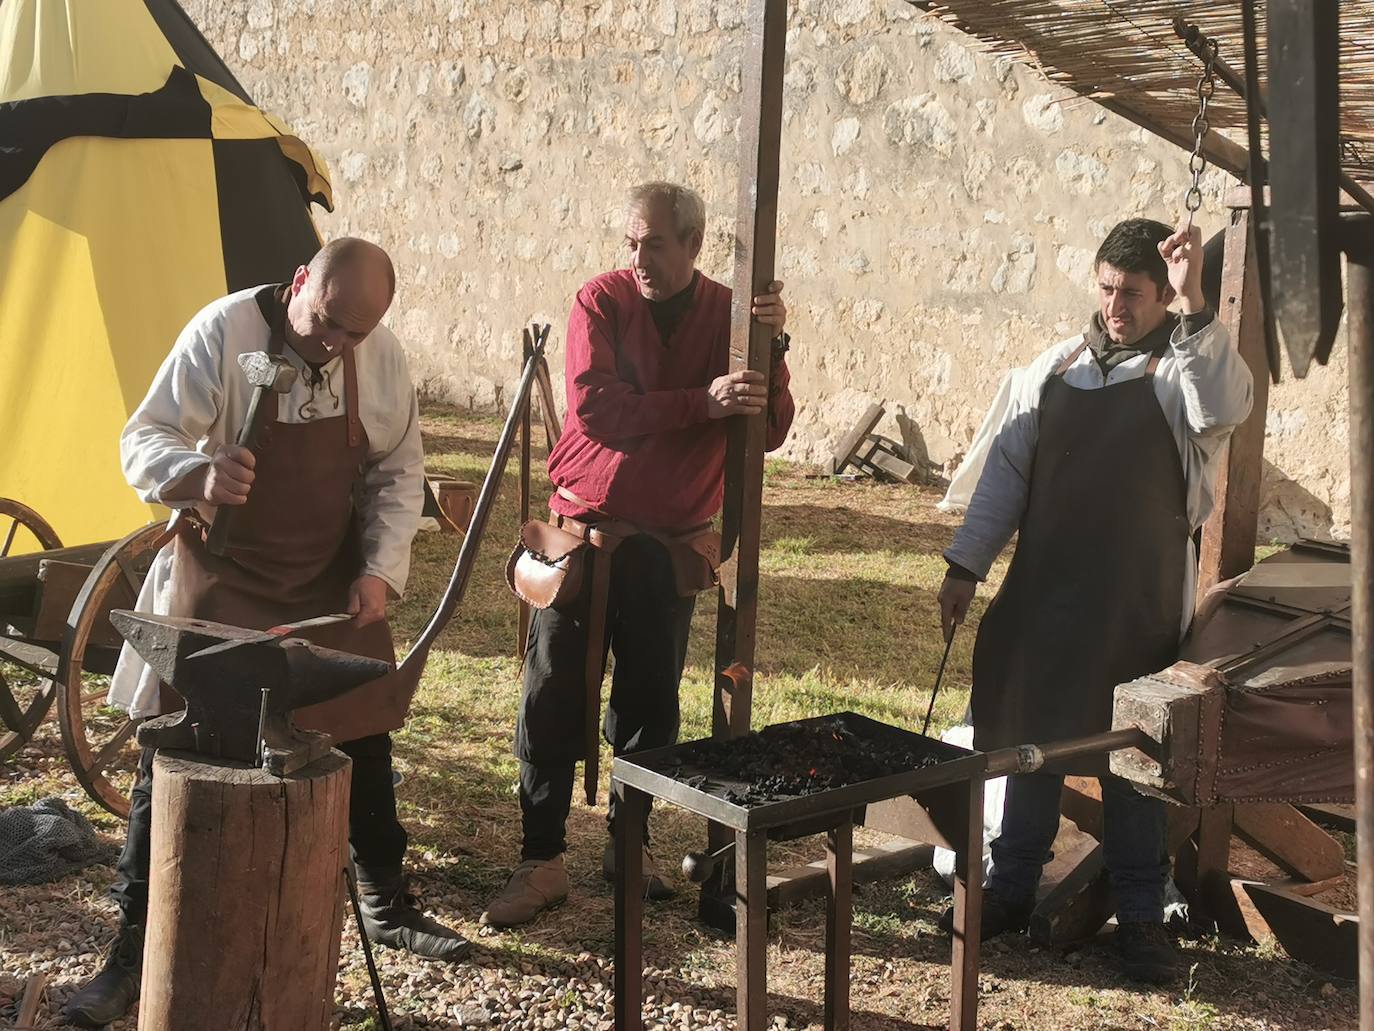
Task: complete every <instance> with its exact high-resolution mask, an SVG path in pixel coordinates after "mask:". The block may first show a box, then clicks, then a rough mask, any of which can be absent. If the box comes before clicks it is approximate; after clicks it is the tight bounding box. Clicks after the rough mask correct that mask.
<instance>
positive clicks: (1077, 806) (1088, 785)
mask: <svg viewBox="0 0 1374 1031" xmlns="http://www.w3.org/2000/svg"><path fill="white" fill-rule="evenodd" d="M1059 811H1060V812H1061V813H1063V814H1064V815H1065V816H1067V817H1068V818H1069V819H1070V820H1072V821H1073V822H1074V823H1076V824H1077V825H1078V829H1079V830H1081V831H1082V832H1083V833H1084V834H1091V835H1092V836H1093V837H1094V838H1096V839H1097V840H1098V841H1101V840H1102V787H1101V785H1099V784H1098V783H1097V778H1096V777H1065V778H1064V793H1063V794H1062V795H1061V796H1060V799H1059Z"/></svg>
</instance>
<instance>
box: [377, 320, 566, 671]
mask: <svg viewBox="0 0 1374 1031" xmlns="http://www.w3.org/2000/svg"><path fill="white" fill-rule="evenodd" d="M548 339H549V327H548V326H544V327H543V329H542V330H541V332H540V334H539V338H538V339H537V340H535V342H534V352H533V357H531V358H530V360H529V361H527V362H526V363H525V371H524V373H523V374H522V375H521V377H520V384H519V386H518V387H516V391H515V400H514V401H513V402H512V403H511V406H510V411H508V412H507V413H506V422H505V425H504V426H502V427H501V436H500V438H499V439H498V440H497V442H496V453H495V454H494V455H492V459H491V467H490V468H488V469H487V477H486V479H485V480H483V481H482V489H481V490H480V491H479V492H478V494H477V503H476V505H474V506H473V510H472V522H471V523H469V525H468V532H467V533H465V534H464V535H463V543H462V546H461V547H460V548H459V549H458V561H457V563H456V564H455V565H454V567H453V575H452V576H451V577H450V579H449V582H448V587H447V588H446V589H445V590H444V596H443V597H442V598H441V599H440V600H439V605H438V607H437V608H436V609H435V610H434V614H433V615H432V616H430V617H429V622H428V623H426V624H425V628H424V630H422V631H420V636H419V637H417V638H416V639H415V646H414V647H413V648H411V649H410V653H409V654H408V655H407V656H406V657H405V661H404V662H402V663H401V665H400V670H399V671H400V674H401V678H402V679H403V680H404V679H405V678H407V677H412V676H413V677H414V679H415V681H418V680H419V669H423V667H424V662H425V660H426V659H427V658H428V657H429V649H430V648H431V647H432V646H433V644H434V639H435V638H436V637H438V636H439V632H440V631H441V630H443V629H444V627H445V626H446V625H447V624H448V621H449V620H450V619H452V618H453V614H454V613H455V612H456V611H457V610H458V606H459V604H460V603H461V602H462V600H463V594H464V593H465V592H466V591H467V586H468V580H469V579H470V578H471V576H472V567H473V565H474V564H475V563H476V562H477V550H478V548H480V547H481V544H482V534H483V533H484V532H485V530H486V528H487V520H488V518H489V517H490V516H491V510H492V507H493V506H494V505H495V504H496V495H497V493H498V492H499V491H500V490H501V480H502V477H503V476H504V475H505V472H506V462H507V461H509V459H510V452H511V447H512V446H513V445H514V443H515V431H516V428H517V427H518V426H519V423H520V412H521V410H522V409H523V407H524V405H525V401H526V400H527V399H528V397H529V394H530V388H531V386H532V385H533V383H534V373H535V368H536V367H537V366H538V364H539V359H540V358H541V357H542V356H543V354H544V345H545V344H546V343H548Z"/></svg>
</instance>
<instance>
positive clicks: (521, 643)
mask: <svg viewBox="0 0 1374 1031" xmlns="http://www.w3.org/2000/svg"><path fill="white" fill-rule="evenodd" d="M532 354H534V337H533V335H532V334H531V332H530V330H528V329H526V330H525V332H524V338H523V340H522V346H521V349H520V368H522V369H523V368H524V367H525V365H526V364H527V363H528V362H529V360H530V356H531V355H532ZM539 361H540V362H541V363H542V362H543V361H544V359H543V358H540V359H539ZM532 404H534V398H533V396H532V395H526V397H525V409H524V411H523V412H521V413H520V525H521V526H524V525H525V523H526V522H527V521H528V520H529V518H530V406H531V405H532ZM546 426H547V423H546ZM516 604H517V605H518V606H519V610H518V611H519V619H518V621H517V624H516V631H515V654H516V655H518V656H519V657H520V658H522V659H523V658H524V657H525V646H526V644H527V643H528V641H529V636H530V607H529V604H528V603H527V602H526V601H524V599H519V600H517V602H516Z"/></svg>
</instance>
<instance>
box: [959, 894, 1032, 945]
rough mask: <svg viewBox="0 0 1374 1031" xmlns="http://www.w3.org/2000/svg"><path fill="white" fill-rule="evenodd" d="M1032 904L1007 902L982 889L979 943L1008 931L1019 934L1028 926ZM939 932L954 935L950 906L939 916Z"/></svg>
mask: <svg viewBox="0 0 1374 1031" xmlns="http://www.w3.org/2000/svg"><path fill="white" fill-rule="evenodd" d="M1033 908H1034V906H1033V904H1032V903H1022V904H1020V905H1018V904H1016V903H1014V902H1008V901H1007V900H1006V899H1003V898H1002V897H1001V896H999V895H994V894H993V893H992V892H990V891H987V890H986V889H984V891H983V913H982V920H981V922H980V924H979V938H978V940H979V941H987V940H988V939H989V938H996V937H997V936H998V935H999V934H1006V933H1007V932H1008V931H1011V932H1013V933H1017V934H1019V933H1020V932H1022V931H1024V930H1025V929H1026V928H1027V927H1029V926H1030V915H1031V910H1032V909H1033ZM939 926H940V930H942V931H944V932H945V934H953V933H954V907H953V906H950V907H949V908H948V909H946V910H945V911H944V912H943V913H942V914H940V923H939Z"/></svg>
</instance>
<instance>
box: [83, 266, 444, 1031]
mask: <svg viewBox="0 0 1374 1031" xmlns="http://www.w3.org/2000/svg"><path fill="white" fill-rule="evenodd" d="M395 288H396V280H395V274H394V272H393V271H392V266H391V261H390V259H389V258H388V257H387V255H386V252H385V251H383V250H382V249H381V248H380V247H377V246H375V245H374V244H370V243H367V242H365V241H363V240H354V239H341V240H334V241H332V242H330V243H329V244H327V245H326V246H325V247H324V248H323V249H322V250H321V251H320V252H319V253H318V254H317V255H316V256H315V257H314V258H313V259H312V260H311V262H310V264H309V265H303V266H301V267H300V268H298V269H297V270H296V274H295V276H294V277H293V278H292V280H291V282H289V283H282V284H269V285H267V286H261V287H257V288H254V289H250V290H243V291H240V292H239V293H236V294H231V295H230V296H228V297H225V298H222V299H221V300H218V301H215V302H214V303H213V304H211V305H210V306H209V307H207V308H205V309H204V310H203V311H201V312H200V313H199V314H198V315H196V317H195V318H193V319H192V320H191V322H190V324H189V325H187V327H186V328H185V329H184V330H182V332H181V335H180V337H178V339H177V342H176V344H175V346H174V347H173V348H172V351H171V353H170V354H169V355H168V356H167V359H166V361H164V362H163V364H162V368H161V369H159V370H158V373H157V376H156V377H155V378H154V380H153V383H152V386H151V388H150V389H149V391H148V396H147V397H146V398H145V399H144V400H143V403H142V404H141V405H139V407H138V409H137V411H135V412H134V414H133V416H132V417H131V418H130V420H129V423H128V425H127V426H125V428H124V433H123V436H122V437H121V440H120V452H121V457H122V460H123V463H124V473H125V476H126V478H127V479H128V481H129V483H130V485H131V486H133V487H134V489H135V490H137V491H138V494H139V496H140V497H141V498H143V500H145V501H150V502H157V503H159V504H163V505H167V506H168V507H170V508H173V509H179V510H182V511H183V513H184V514H183V516H182V518H180V519H179V520H177V521H176V525H177V526H178V527H179V529H180V532H179V533H178V535H177V536H176V537H175V538H174V539H173V540H172V542H171V543H170V544H168V545H167V547H166V548H164V549H163V550H162V552H161V553H160V554H159V555H158V558H157V561H156V562H155V563H154V566H153V568H152V570H151V571H150V573H149V576H148V579H147V581H146V582H145V584H144V587H143V592H142V594H141V595H140V597H139V600H138V608H139V609H140V610H142V611H150V612H155V613H160V614H165V615H178V616H194V617H197V618H201V619H211V620H216V621H219V622H223V623H231V624H234V625H237V626H246V627H255V628H260V629H265V628H267V627H271V626H276V625H279V624H282V623H290V622H296V621H299V620H302V619H309V618H311V617H313V616H319V615H323V614H326V613H335V612H348V613H351V614H352V615H353V618H352V619H350V620H347V621H346V622H342V623H336V624H334V625H332V626H329V627H324V628H319V629H317V630H314V631H311V632H310V633H309V636H310V638H311V639H312V640H314V641H315V642H316V643H318V644H322V645H326V646H329V647H333V648H340V649H343V650H345V651H350V652H354V653H356V654H361V655H370V656H373V657H375V658H381V659H385V660H387V661H388V662H393V661H394V660H395V653H394V651H393V650H392V643H391V632H390V630H389V628H388V626H387V622H386V608H387V603H388V601H390V600H391V599H393V598H397V597H399V596H400V594H401V591H402V590H403V588H404V587H405V582H406V577H407V574H408V573H409V567H410V545H411V541H412V539H413V538H414V536H415V531H416V528H417V527H418V525H419V520H420V508H421V500H422V493H423V489H424V487H423V468H422V462H423V456H422V453H421V448H420V427H419V412H418V409H417V406H416V400H415V389H414V386H413V385H412V384H411V381H410V375H409V373H408V371H407V369H406V362H405V355H404V353H403V351H402V349H401V345H400V344H399V342H398V341H397V340H396V337H395V336H393V335H392V333H391V331H390V330H388V329H387V328H386V327H385V326H382V325H381V324H380V323H381V319H382V316H383V315H385V314H386V310H387V308H388V307H389V306H390V304H391V299H392V295H393V294H394V293H395ZM253 351H268V352H270V353H273V354H279V355H281V356H282V357H284V358H285V359H286V360H287V361H289V362H290V363H291V364H292V365H293V366H295V367H296V369H297V370H298V372H299V375H298V376H297V378H296V382H295V384H294V386H293V387H292V389H291V391H290V393H288V394H284V395H272V396H273V397H275V398H276V402H277V403H276V404H265V405H263V406H262V407H260V408H259V412H258V418H259V431H260V434H261V436H260V441H261V442H260V444H259V445H258V446H257V447H256V448H255V449H254V450H253V451H249V450H247V449H245V448H241V447H237V446H235V444H234V443H233V441H234V440H235V439H236V438H237V436H238V433H239V430H240V428H241V427H242V425H243V421H244V419H245V417H246V414H247V410H248V404H249V400H250V398H251V394H252V388H251V387H250V386H249V385H248V383H247V381H246V379H245V377H244V373H243V370H242V369H241V368H240V367H239V364H238V357H239V356H240V355H242V354H246V353H249V352H253ZM217 512H232V516H233V518H232V521H231V523H230V533H229V540H228V547H227V550H226V552H225V554H224V555H222V556H216V555H212V554H210V552H209V550H208V549H207V548H206V546H205V534H206V532H207V530H208V527H209V525H210V524H211V522H212V521H213V520H214V518H215V516H216V513H217ZM409 700H410V699H409V697H408V695H406V694H405V692H404V691H402V690H399V689H398V688H397V686H396V685H395V684H394V683H393V682H392V681H391V680H390V679H389V678H383V679H382V680H380V681H377V682H374V683H373V684H371V685H367V686H364V687H362V688H359V689H358V690H357V691H354V692H350V693H349V694H348V695H345V696H344V697H343V698H340V699H337V700H335V701H334V702H330V703H327V704H325V705H322V706H314V707H311V708H309V709H305V710H301V711H300V712H299V713H298V714H297V722H299V723H300V724H301V725H302V726H307V727H312V728H314V729H318V730H324V731H327V732H328V733H329V734H330V735H331V736H332V737H333V738H334V740H335V741H336V742H338V743H339V744H338V747H339V748H340V749H341V750H342V751H344V752H345V753H346V754H347V755H348V756H349V757H350V758H351V759H352V762H353V765H352V793H351V799H350V811H349V844H350V848H351V853H352V858H353V861H354V864H355V866H356V868H357V875H358V884H359V889H360V893H361V897H362V905H363V917H364V923H365V924H366V927H367V930H368V933H369V935H370V936H371V937H372V940H373V941H376V942H381V943H383V944H387V945H394V946H398V947H401V948H405V949H409V950H410V951H412V952H415V953H417V954H419V955H422V956H425V957H428V958H432V959H443V960H454V959H457V958H459V957H461V956H462V955H463V954H464V953H465V952H466V951H467V950H468V948H469V945H468V942H467V941H465V940H464V939H463V938H462V937H460V936H459V935H457V934H455V933H454V932H452V931H450V930H448V929H447V928H445V927H443V926H442V925H440V924H438V923H436V922H435V921H433V920H430V919H428V918H427V917H425V916H424V915H423V914H422V913H421V912H420V911H419V910H418V909H417V908H416V907H415V906H414V902H413V897H412V896H410V895H409V894H408V893H407V891H406V881H405V877H404V876H403V874H402V860H403V858H404V855H405V850H406V832H405V830H404V829H403V828H402V827H401V824H400V823H399V822H398V820H397V819H396V798H395V793H394V788H393V784H392V772H391V735H390V731H391V730H394V729H396V728H397V727H399V726H400V725H401V723H402V722H403V721H404V718H405V710H406V708H407V707H408V704H409ZM173 701H174V700H173ZM110 703H111V704H113V705H116V706H118V707H120V708H122V709H125V710H127V711H128V712H129V714H130V715H131V716H132V717H134V718H143V717H148V716H153V715H157V714H158V713H160V712H162V711H164V710H165V709H166V708H168V705H167V703H166V701H165V700H164V698H163V697H162V692H161V690H160V687H159V684H158V682H157V678H156V677H155V676H154V675H153V674H152V673H151V671H150V670H148V669H147V668H146V666H145V665H144V664H143V662H142V660H141V659H139V657H138V655H137V653H135V652H134V651H133V650H132V649H130V648H128V647H127V646H126V647H125V649H124V650H123V652H122V653H121V655H120V660H119V665H118V667H117V668H116V671H115V675H114V677H113V678H112V682H111V689H110ZM151 777H152V756H151V754H149V753H146V752H145V754H144V756H143V761H142V763H141V764H140V777H139V780H138V783H137V784H136V785H135V787H134V790H133V795H132V799H131V811H130V814H129V831H128V838H127V840H126V841H125V845H124V851H123V854H122V855H121V856H120V860H119V877H118V879H117V880H116V882H115V884H114V886H113V888H112V889H111V893H112V895H113V897H114V899H115V902H116V904H117V905H118V906H119V909H120V914H121V922H120V929H119V933H118V935H117V937H116V939H115V943H114V946H113V948H112V949H111V951H110V954H109V957H108V959H107V960H106V962H105V965H104V968H103V969H102V970H101V972H100V973H99V974H98V975H97V976H96V977H95V979H94V980H92V981H91V982H90V983H89V984H87V985H86V986H85V987H84V988H82V989H81V990H80V991H79V992H77V993H76V995H75V996H73V998H72V1000H71V1002H70V1003H69V1004H68V1006H67V1010H66V1015H67V1018H68V1020H70V1021H71V1022H72V1023H76V1024H79V1025H81V1026H85V1027H100V1026H103V1025H104V1024H107V1023H109V1022H111V1021H113V1020H116V1019H118V1018H119V1017H120V1016H122V1015H123V1014H124V1013H125V1012H126V1011H127V1010H128V1008H129V1006H130V1005H131V1004H132V1003H133V1002H134V1000H135V999H137V997H138V991H139V980H140V973H141V965H142V951H143V927H144V922H145V918H146V914H147V909H148V864H149V852H150V841H149V838H150V830H151V808H152V805H151V800H152V783H151ZM226 859H229V860H232V859H233V857H232V856H227V857H226Z"/></svg>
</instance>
